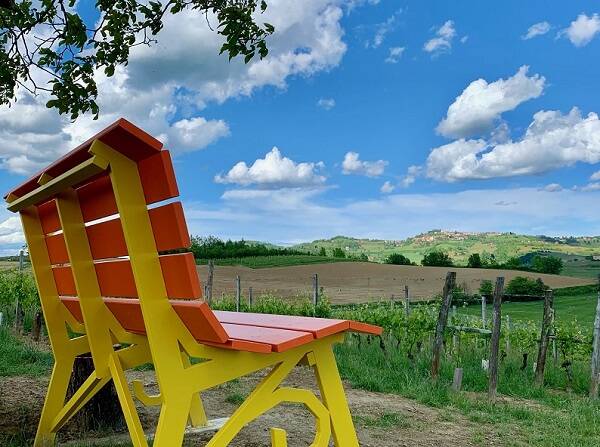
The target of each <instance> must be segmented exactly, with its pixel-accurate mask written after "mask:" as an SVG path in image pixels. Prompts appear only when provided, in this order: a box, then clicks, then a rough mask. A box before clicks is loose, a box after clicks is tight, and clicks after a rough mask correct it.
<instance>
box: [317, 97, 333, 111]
mask: <svg viewBox="0 0 600 447" xmlns="http://www.w3.org/2000/svg"><path fill="white" fill-rule="evenodd" d="M317 106H319V107H321V108H322V109H324V110H331V109H333V108H334V107H335V99H333V98H321V99H319V100H318V101H317Z"/></svg>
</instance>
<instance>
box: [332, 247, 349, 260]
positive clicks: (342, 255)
mask: <svg viewBox="0 0 600 447" xmlns="http://www.w3.org/2000/svg"><path fill="white" fill-rule="evenodd" d="M333 257H334V258H345V257H346V253H345V252H344V250H342V249H341V248H340V247H335V248H334V249H333Z"/></svg>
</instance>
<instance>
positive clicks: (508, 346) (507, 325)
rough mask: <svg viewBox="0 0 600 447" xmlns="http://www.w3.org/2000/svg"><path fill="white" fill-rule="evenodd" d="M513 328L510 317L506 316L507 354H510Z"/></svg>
mask: <svg viewBox="0 0 600 447" xmlns="http://www.w3.org/2000/svg"><path fill="white" fill-rule="evenodd" d="M511 330H512V326H511V324H510V315H507V316H506V354H510V332H511Z"/></svg>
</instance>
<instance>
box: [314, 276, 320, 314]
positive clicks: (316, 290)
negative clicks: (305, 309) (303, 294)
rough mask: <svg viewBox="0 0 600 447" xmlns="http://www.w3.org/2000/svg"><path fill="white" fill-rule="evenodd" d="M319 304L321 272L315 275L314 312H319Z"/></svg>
mask: <svg viewBox="0 0 600 447" xmlns="http://www.w3.org/2000/svg"><path fill="white" fill-rule="evenodd" d="M318 305H319V274H318V273H315V274H314V275H313V309H314V313H315V314H316V313H317V306H318Z"/></svg>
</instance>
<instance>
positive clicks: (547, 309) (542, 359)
mask: <svg viewBox="0 0 600 447" xmlns="http://www.w3.org/2000/svg"><path fill="white" fill-rule="evenodd" d="M553 303H554V295H553V292H552V290H546V292H545V293H544V318H543V320H542V332H541V335H540V344H539V349H538V356H537V365H536V367H535V384H536V385H538V386H542V385H543V384H544V369H545V368H546V353H547V352H548V342H549V340H550V331H551V329H552V307H553Z"/></svg>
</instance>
